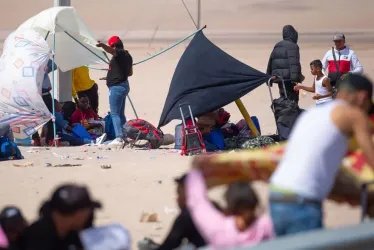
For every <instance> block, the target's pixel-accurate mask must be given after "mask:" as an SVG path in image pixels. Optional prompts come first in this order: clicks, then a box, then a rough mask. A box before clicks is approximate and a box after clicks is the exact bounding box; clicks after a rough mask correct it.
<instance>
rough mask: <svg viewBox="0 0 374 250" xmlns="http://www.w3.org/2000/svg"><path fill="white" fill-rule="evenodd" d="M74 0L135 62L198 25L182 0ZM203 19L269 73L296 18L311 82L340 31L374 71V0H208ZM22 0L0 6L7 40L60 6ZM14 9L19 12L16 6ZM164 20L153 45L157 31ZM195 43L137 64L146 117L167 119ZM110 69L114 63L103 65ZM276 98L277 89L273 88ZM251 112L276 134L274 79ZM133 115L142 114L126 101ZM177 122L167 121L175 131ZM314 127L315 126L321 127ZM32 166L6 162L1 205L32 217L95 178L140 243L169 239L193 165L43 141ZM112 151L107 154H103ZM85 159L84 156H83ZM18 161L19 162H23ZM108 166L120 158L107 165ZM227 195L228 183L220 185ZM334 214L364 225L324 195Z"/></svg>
mask: <svg viewBox="0 0 374 250" xmlns="http://www.w3.org/2000/svg"><path fill="white" fill-rule="evenodd" d="M107 2H108V3H104V2H103V1H93V0H72V5H73V6H75V7H76V9H77V10H78V13H80V14H81V16H82V17H83V20H84V21H85V22H86V24H87V25H88V26H89V27H90V28H91V29H92V30H93V32H94V34H96V36H97V38H98V39H103V38H107V37H108V36H110V35H112V34H119V35H120V36H121V37H122V38H123V39H124V42H125V44H126V46H127V49H128V50H129V51H130V53H131V54H132V55H133V58H134V60H135V61H140V60H141V59H143V58H145V57H147V56H149V54H154V53H156V52H157V51H160V50H161V49H162V48H165V47H167V46H169V45H171V44H173V43H174V42H175V41H176V40H178V39H181V38H183V36H185V35H186V34H189V33H192V32H193V30H194V25H193V23H192V22H191V20H190V19H189V17H188V14H187V12H186V11H185V10H184V7H183V4H182V3H181V1H177V0H173V1H171V0H170V1H166V0H137V1H123V0H122V1H120V0H112V1H107ZM185 2H186V4H187V5H188V6H189V8H190V10H191V12H193V13H192V14H194V13H195V12H196V5H195V1H193V0H185ZM202 2H203V3H202V24H206V25H207V26H208V28H207V29H206V30H205V34H206V36H207V37H208V38H211V39H212V41H213V42H215V43H216V44H217V46H219V47H220V48H222V49H223V50H224V51H226V52H227V53H229V54H230V55H232V56H234V57H235V58H237V59H239V60H240V61H242V62H244V63H246V64H248V65H250V66H252V67H253V68H256V69H258V70H260V71H265V69H266V65H267V60H268V57H269V54H270V52H271V50H272V48H273V46H274V43H275V42H277V41H278V40H279V39H281V28H282V26H283V25H285V24H293V25H294V26H295V28H296V29H298V30H299V32H300V35H299V37H300V44H299V45H300V51H301V61H302V67H303V73H304V75H305V76H306V80H305V84H311V83H312V77H311V75H310V73H309V62H310V61H312V60H314V59H322V57H323V56H324V53H325V52H326V51H327V50H328V49H329V48H331V46H332V42H331V38H332V34H333V33H334V32H335V31H341V32H345V33H346V36H347V42H348V43H349V45H350V46H351V47H352V48H353V49H354V50H355V51H356V53H357V55H358V57H359V59H360V61H361V63H362V64H363V66H364V70H365V72H366V73H367V74H368V75H369V76H370V77H374V65H373V64H371V63H372V58H374V48H373V47H372V44H371V43H372V41H373V40H374V39H373V37H374V36H373V30H374V27H373V23H374V22H373V21H374V20H373V19H374V17H373V16H372V13H371V12H370V10H371V9H372V7H374V2H373V1H369V0H361V1H360V4H357V3H354V2H352V1H347V0H341V1H336V0H332V1H329V2H325V1H322V0H316V1H313V2H307V1H300V0H299V1H292V0H284V1H272V0H261V1H260V0H258V1H255V0H232V1H223V0H214V1H213V0H204V1H202ZM19 4H20V3H19V2H17V1H8V0H3V1H2V8H1V10H0V13H1V15H0V38H1V39H4V38H6V36H7V34H9V32H11V31H12V30H14V29H15V28H16V27H17V26H18V25H19V24H21V23H22V22H23V21H25V20H26V19H27V18H29V17H31V16H32V15H34V14H37V13H38V12H39V11H41V10H43V9H45V8H48V7H50V6H51V5H52V1H51V0H37V1H23V2H22V3H21V4H22V5H23V9H22V10H20V9H19V8H18V5H19ZM14 10H16V11H17V15H15V14H13V12H14ZM157 26H158V27H159V32H158V33H157V35H156V38H155V40H154V42H153V43H150V42H149V41H150V37H151V36H152V33H153V32H154V30H155V29H156V27H157ZM187 45H188V42H185V43H183V44H181V45H180V46H178V47H176V48H174V49H172V50H171V51H169V52H167V53H165V54H162V55H161V56H159V57H157V58H155V59H152V60H150V61H148V62H146V63H144V64H140V65H138V66H136V67H135V68H134V76H133V77H131V78H130V85H131V91H130V96H131V99H132V101H133V103H134V105H135V107H136V110H137V112H138V114H139V116H140V117H141V118H143V119H145V120H148V121H150V122H151V123H153V124H154V125H157V124H158V119H159V117H160V114H161V111H162V108H163V104H164V101H165V98H166V95H167V91H168V88H169V84H170V81H171V78H172V76H173V72H174V69H175V67H176V65H177V63H178V60H179V58H180V56H181V55H182V53H183V51H184V49H185V47H186V46H187ZM96 66H97V67H105V65H96ZM90 74H91V78H92V79H94V80H96V81H97V83H98V84H99V92H100V107H99V109H100V111H99V112H100V114H101V115H102V116H104V115H105V114H106V112H107V111H108V90H107V87H106V86H105V82H103V81H100V80H99V78H100V77H102V76H104V74H105V72H103V71H95V70H91V72H90ZM273 92H274V93H275V94H276V96H277V88H273ZM242 101H243V102H244V104H245V105H246V107H247V109H248V111H249V113H250V114H251V115H256V116H257V117H258V118H259V120H260V123H261V128H262V130H263V134H272V133H274V132H275V124H274V117H273V114H272V112H271V109H270V108H269V106H270V97H269V94H268V89H267V87H266V86H261V87H259V88H257V89H256V90H254V91H253V92H251V93H249V94H248V95H246V96H244V97H243V98H242ZM313 104H314V102H313V100H312V99H311V95H309V94H307V95H302V96H301V100H300V106H301V107H302V108H308V107H310V106H312V105H313ZM225 108H226V109H227V111H229V112H230V113H231V121H233V122H236V121H238V120H239V119H241V115H240V112H239V111H238V109H237V108H236V106H235V104H230V105H228V106H227V107H225ZM126 116H127V118H128V119H132V118H134V113H133V112H132V110H131V106H130V105H129V103H127V106H126ZM177 123H178V121H174V122H172V123H171V124H169V125H167V126H166V127H164V128H163V130H164V132H165V133H174V126H175V125H176V124H177ZM312 132H313V131H311V133H312ZM22 152H23V154H24V157H25V160H22V161H20V162H31V163H33V166H30V167H14V166H13V164H14V163H15V162H11V161H9V162H2V163H1V167H0V183H1V185H2V188H1V189H0V207H2V206H4V205H6V204H16V205H18V206H20V207H21V208H22V210H23V211H24V213H25V215H26V217H27V218H28V219H30V220H32V219H34V218H35V217H36V215H37V211H38V208H39V204H40V202H41V201H42V200H44V199H46V198H47V197H48V195H49V194H50V192H51V190H52V189H53V188H54V187H55V186H56V185H58V184H60V183H62V182H65V181H74V182H78V183H84V184H87V185H88V186H89V187H90V188H91V189H92V193H93V194H94V196H95V197H96V198H98V199H99V200H101V201H102V202H103V203H104V209H103V210H101V211H99V213H98V214H97V224H99V225H100V224H106V223H112V222H119V223H121V224H123V225H124V226H126V227H127V228H128V229H129V230H130V232H131V234H132V237H133V244H135V243H136V241H138V240H140V239H142V238H143V237H144V236H147V237H152V238H153V239H154V240H155V241H161V240H162V239H163V238H164V236H165V235H166V233H167V232H168V230H169V227H170V226H171V222H172V220H173V218H174V217H175V215H176V214H177V210H176V209H177V207H176V203H175V188H174V183H173V177H175V176H178V175H180V174H182V173H184V172H185V171H187V170H188V168H189V162H190V160H191V158H190V157H182V156H180V155H179V154H178V152H176V151H175V150H173V149H172V147H171V148H166V149H159V150H153V151H143V150H134V149H133V150H132V149H124V150H121V151H117V150H110V151H109V150H106V149H105V148H104V147H74V148H72V147H70V148H50V149H48V150H47V149H46V148H41V149H32V148H30V147H22ZM98 156H99V157H103V159H98ZM75 157H82V158H83V160H75V159H74V158H75ZM17 163H19V162H17ZM47 163H51V164H52V165H55V164H64V163H70V164H74V163H77V164H82V166H76V167H66V168H53V167H46V166H47ZM101 164H111V166H112V168H111V169H102V168H101V167H100V165H101ZM256 188H257V190H258V192H259V193H260V195H261V198H262V200H263V205H264V206H265V207H266V200H267V185H266V184H263V183H256ZM212 196H213V197H214V198H215V199H220V190H217V191H215V192H213V193H212ZM142 212H156V213H158V215H159V223H141V222H140V221H139V219H140V216H141V213H142ZM325 215H326V216H325V222H326V225H327V226H328V227H338V226H343V225H350V224H356V223H358V222H359V209H358V208H352V207H350V206H348V205H339V204H336V203H334V202H326V203H325Z"/></svg>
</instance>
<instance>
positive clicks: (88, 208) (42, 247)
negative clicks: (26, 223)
mask: <svg viewBox="0 0 374 250" xmlns="http://www.w3.org/2000/svg"><path fill="white" fill-rule="evenodd" d="M101 207H102V206H101V203H100V202H98V201H94V200H92V198H91V196H90V194H89V192H88V189H87V188H86V187H84V186H78V185H75V184H65V185H61V186H59V187H58V188H57V189H56V190H55V191H54V192H53V194H52V197H51V199H50V200H49V201H47V202H46V203H44V205H43V206H42V208H41V211H40V212H41V216H40V218H39V219H38V220H37V221H36V222H34V223H33V224H32V225H31V226H30V227H28V228H27V229H26V231H25V233H24V235H23V238H22V246H23V248H24V249H26V250H70V249H80V248H81V244H80V242H79V241H78V240H79V238H77V237H78V233H79V232H80V231H82V230H84V229H85V228H87V224H88V222H90V223H91V221H90V220H91V218H93V217H92V216H93V210H95V209H98V208H101Z"/></svg>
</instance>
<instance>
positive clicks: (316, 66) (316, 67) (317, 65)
mask: <svg viewBox="0 0 374 250" xmlns="http://www.w3.org/2000/svg"><path fill="white" fill-rule="evenodd" d="M310 72H311V73H312V75H314V76H315V75H319V74H321V72H322V62H321V60H314V61H312V62H311V63H310Z"/></svg>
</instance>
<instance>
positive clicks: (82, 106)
mask: <svg viewBox="0 0 374 250" xmlns="http://www.w3.org/2000/svg"><path fill="white" fill-rule="evenodd" d="M94 120H99V117H98V115H97V114H96V112H95V111H94V110H93V109H92V108H90V103H89V100H88V98H87V97H81V98H80V99H79V104H78V109H77V110H75V111H74V113H73V115H72V116H71V123H72V125H73V126H74V125H75V124H82V125H83V126H84V127H85V128H86V129H87V130H88V131H89V130H91V129H94V128H97V127H101V125H100V124H90V123H89V122H90V121H94Z"/></svg>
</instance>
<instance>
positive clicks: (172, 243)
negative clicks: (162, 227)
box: [152, 175, 221, 250]
mask: <svg viewBox="0 0 374 250" xmlns="http://www.w3.org/2000/svg"><path fill="white" fill-rule="evenodd" d="M185 180H186V175H183V176H181V177H179V178H176V179H175V182H176V184H177V203H178V206H179V208H180V210H181V211H180V214H179V215H178V216H177V218H176V219H175V221H174V223H173V226H172V228H171V230H170V232H169V234H168V236H167V237H166V239H165V240H164V242H163V243H162V244H161V245H159V246H158V247H155V249H157V250H169V249H176V248H177V247H179V246H181V245H182V244H183V240H184V239H187V240H188V243H190V244H192V245H194V246H195V247H196V248H200V247H203V246H205V245H206V242H205V240H204V239H203V237H202V236H201V235H200V233H199V231H198V230H197V229H196V227H195V224H194V222H193V220H192V218H191V215H190V213H189V211H188V209H187V205H186V196H185ZM212 204H213V206H215V207H216V209H218V210H221V208H220V207H219V206H218V204H217V203H215V202H212ZM152 243H153V242H152ZM153 244H154V245H155V243H153Z"/></svg>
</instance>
